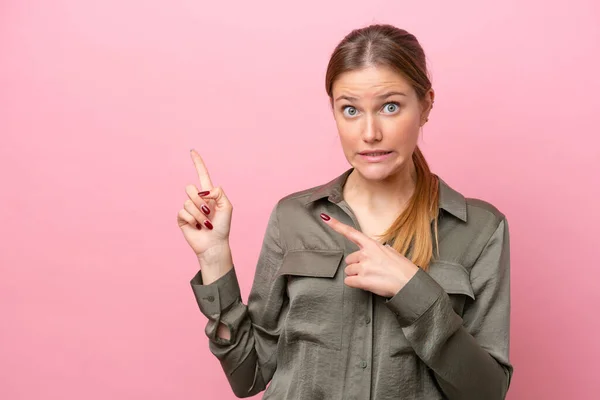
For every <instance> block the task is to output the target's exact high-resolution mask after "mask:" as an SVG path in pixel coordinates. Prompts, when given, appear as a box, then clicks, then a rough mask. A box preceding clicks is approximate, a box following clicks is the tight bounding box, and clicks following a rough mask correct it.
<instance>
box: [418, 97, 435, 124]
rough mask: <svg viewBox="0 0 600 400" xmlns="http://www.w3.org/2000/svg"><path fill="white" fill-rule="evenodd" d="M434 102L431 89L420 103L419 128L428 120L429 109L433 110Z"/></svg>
mask: <svg viewBox="0 0 600 400" xmlns="http://www.w3.org/2000/svg"><path fill="white" fill-rule="evenodd" d="M434 101H435V91H434V90H433V89H429V91H428V92H427V93H426V94H425V97H424V98H423V102H422V107H423V108H422V110H423V112H422V113H421V126H423V125H425V123H427V121H428V120H429V113H431V109H432V108H433V103H434Z"/></svg>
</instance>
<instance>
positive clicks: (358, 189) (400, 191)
mask: <svg viewBox="0 0 600 400" xmlns="http://www.w3.org/2000/svg"><path fill="white" fill-rule="evenodd" d="M410 161H411V162H410V163H409V165H407V166H406V168H403V169H402V170H400V171H397V172H396V173H395V174H394V175H390V176H388V177H387V178H385V179H383V180H377V181H375V180H370V179H366V178H365V177H364V176H362V175H361V174H360V172H359V171H358V170H357V169H354V170H353V171H352V172H351V173H350V175H349V176H348V179H347V181H346V184H345V185H344V198H345V199H346V200H347V201H350V202H352V203H354V204H356V205H360V206H361V207H364V208H365V209H367V210H371V211H373V212H381V211H382V212H389V211H390V210H401V209H404V207H405V206H406V205H407V204H408V201H409V200H410V198H411V196H412V194H413V192H414V189H415V185H416V175H417V174H416V170H415V166H414V163H413V162H412V160H410Z"/></svg>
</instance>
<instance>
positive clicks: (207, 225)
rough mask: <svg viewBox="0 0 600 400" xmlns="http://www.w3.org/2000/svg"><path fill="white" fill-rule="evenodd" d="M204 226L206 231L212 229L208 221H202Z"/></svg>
mask: <svg viewBox="0 0 600 400" xmlns="http://www.w3.org/2000/svg"><path fill="white" fill-rule="evenodd" d="M204 226H206V227H207V228H208V229H212V228H213V225H212V224H211V223H210V221H204Z"/></svg>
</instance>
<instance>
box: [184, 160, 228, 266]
mask: <svg viewBox="0 0 600 400" xmlns="http://www.w3.org/2000/svg"><path fill="white" fill-rule="evenodd" d="M190 154H191V157H192V161H193V162H194V165H195V167H196V171H197V172H198V178H199V179H200V185H201V189H198V188H197V187H196V185H193V184H190V185H187V186H186V187H185V192H186V194H187V197H188V198H187V199H186V200H185V202H184V203H183V208H182V209H181V210H179V213H178V214H177V223H178V225H179V227H180V228H181V232H182V233H183V236H184V237H185V240H186V241H187V242H188V244H189V245H190V247H191V248H192V250H193V251H194V253H196V256H197V257H198V260H199V261H200V263H201V264H224V263H228V262H230V261H229V260H230V259H231V250H230V248H229V231H230V228H231V215H232V213H233V207H232V205H231V203H230V202H229V199H228V198H227V196H226V195H225V192H224V191H223V189H222V188H220V187H214V186H213V184H212V182H211V180H210V176H209V174H208V170H207V169H206V166H205V165H204V161H203V160H202V158H201V157H200V155H199V154H198V153H197V152H196V151H195V150H192V151H191V152H190Z"/></svg>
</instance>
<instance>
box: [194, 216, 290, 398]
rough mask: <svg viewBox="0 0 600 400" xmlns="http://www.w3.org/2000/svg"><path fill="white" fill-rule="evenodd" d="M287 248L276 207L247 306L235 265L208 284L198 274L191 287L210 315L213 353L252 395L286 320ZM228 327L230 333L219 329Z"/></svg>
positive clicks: (260, 386)
mask: <svg viewBox="0 0 600 400" xmlns="http://www.w3.org/2000/svg"><path fill="white" fill-rule="evenodd" d="M282 258H283V250H282V247H281V245H280V240H279V227H278V222H277V207H276V208H275V209H274V210H273V211H272V213H271V216H270V218H269V222H268V225H267V229H266V233H265V237H264V240H263V245H262V249H261V253H260V256H259V260H258V265H257V267H256V274H255V277H254V283H253V286H252V290H251V292H250V296H249V298H248V305H247V306H246V305H245V304H243V303H242V301H241V295H240V288H239V285H238V280H237V277H236V274H235V269H234V268H232V269H231V270H229V272H227V273H226V274H225V275H224V276H222V277H220V278H219V279H217V280H216V281H214V282H213V283H211V284H209V285H203V283H202V275H201V273H200V272H199V273H198V274H196V276H195V277H194V278H193V279H192V281H191V285H192V289H193V291H194V295H195V296H196V300H197V302H198V305H199V307H200V310H201V312H202V313H203V314H204V315H205V316H206V317H207V318H208V323H207V325H206V329H205V333H206V335H207V336H208V338H209V348H210V351H211V352H212V353H213V354H214V355H215V356H216V357H217V358H218V359H219V361H220V362H221V366H222V368H223V371H224V372H225V374H226V375H227V379H228V380H229V384H230V385H231V388H232V389H233V392H234V393H235V395H236V396H238V397H250V396H253V395H255V394H257V393H259V392H261V391H263V390H264V389H265V387H266V385H267V383H268V382H269V381H270V380H271V378H272V377H273V374H274V373H275V368H276V348H277V342H278V339H279V332H280V328H281V323H282V321H283V319H284V308H285V305H286V301H285V296H284V295H285V280H284V279H283V278H282V277H279V278H276V273H277V270H278V269H279V267H280V265H281V260H282ZM222 326H226V327H227V328H228V329H226V330H225V332H226V331H227V330H228V332H227V333H228V335H224V334H223V333H219V332H218V331H221V332H222V331H223V329H220V328H219V327H222Z"/></svg>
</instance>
